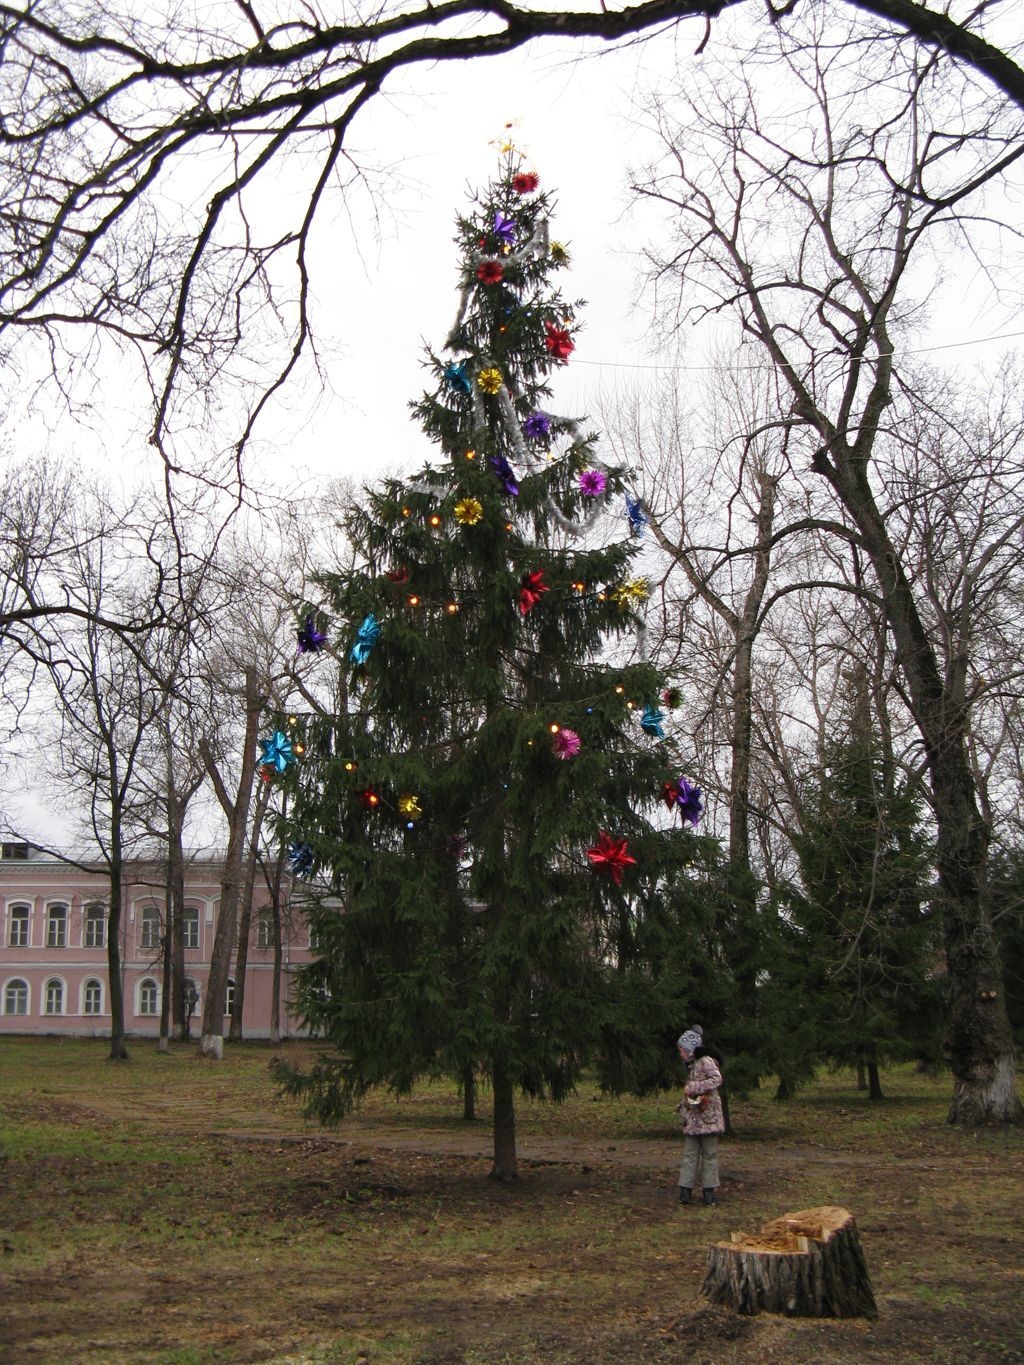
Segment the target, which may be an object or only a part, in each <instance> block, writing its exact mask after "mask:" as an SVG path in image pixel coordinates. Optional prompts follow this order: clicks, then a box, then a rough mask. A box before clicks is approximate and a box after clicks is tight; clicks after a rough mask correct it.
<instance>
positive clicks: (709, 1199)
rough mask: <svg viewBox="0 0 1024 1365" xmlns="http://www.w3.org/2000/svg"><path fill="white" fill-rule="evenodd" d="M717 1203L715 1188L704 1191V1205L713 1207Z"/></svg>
mask: <svg viewBox="0 0 1024 1365" xmlns="http://www.w3.org/2000/svg"><path fill="white" fill-rule="evenodd" d="M717 1202H718V1201H717V1200H716V1199H715V1191H714V1187H713V1186H709V1187H707V1188H706V1189H705V1190H704V1203H705V1204H707V1205H709V1206H711V1205H713V1204H716V1203H717Z"/></svg>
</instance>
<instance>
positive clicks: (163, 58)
mask: <svg viewBox="0 0 1024 1365" xmlns="http://www.w3.org/2000/svg"><path fill="white" fill-rule="evenodd" d="M742 3H743V0H646V3H641V4H638V5H634V6H627V7H626V8H624V9H620V10H615V9H611V8H610V7H607V6H605V5H604V4H603V3H602V5H601V7H600V9H599V10H594V11H587V10H564V9H563V10H558V11H554V12H553V11H545V10H540V9H534V8H531V7H523V6H519V5H516V4H512V3H510V2H509V0H446V2H445V3H442V4H438V5H434V4H423V5H421V6H419V7H418V8H413V9H411V10H407V11H406V10H403V9H402V8H401V7H400V6H399V5H397V4H394V5H384V6H381V7H380V8H377V9H375V10H374V11H373V13H372V14H371V15H370V16H369V17H365V16H364V15H363V14H362V13H361V12H359V11H358V10H357V11H356V12H355V13H354V14H353V15H352V16H349V15H348V14H343V15H342V17H341V19H340V20H335V19H334V18H333V16H332V18H330V19H325V18H322V17H321V16H320V14H319V13H318V12H317V10H316V8H315V7H312V6H308V5H303V6H300V7H298V8H294V9H289V8H288V7H287V6H286V5H284V4H283V3H280V2H278V3H272V4H267V5H264V4H259V5H257V6H252V5H250V4H247V3H238V4H228V3H225V4H223V5H220V6H215V7H214V8H213V9H211V8H210V7H209V6H206V5H204V6H199V5H196V4H194V3H193V4H186V5H184V6H181V5H173V6H171V5H152V6H148V7H147V9H146V13H145V16H144V17H140V13H139V10H138V7H137V6H135V5H132V4H129V3H127V0H106V3H104V4H102V5H100V6H99V7H97V8H90V9H86V10H83V9H82V7H81V6H80V5H78V4H74V3H70V0H40V3H36V4H32V5H29V6H21V5H12V4H7V3H4V4H0V43H2V51H3V66H2V69H0V79H2V82H3V84H2V86H0V103H2V105H3V108H4V109H5V110H6V111H7V114H6V116H5V119H4V121H3V126H2V128H0V168H2V169H0V178H2V180H3V183H4V185H5V186H7V187H8V189H7V191H6V192H5V201H4V212H3V213H2V214H0V331H3V332H4V333H5V334H6V337H7V339H8V342H9V343H13V342H14V341H15V340H16V339H17V338H18V337H25V336H26V334H28V335H36V336H37V337H39V338H40V339H41V341H42V345H41V347H40V352H39V353H40V355H41V357H42V358H43V359H45V360H48V361H49V362H50V363H51V364H52V366H53V372H54V374H55V376H56V377H57V380H58V383H59V385H60V387H61V388H62V389H65V390H66V389H67V387H68V385H69V384H70V383H71V382H72V381H71V378H70V377H71V376H72V375H73V373H74V372H75V370H76V369H79V368H81V367H82V365H83V364H84V363H89V362H83V356H89V357H90V360H91V354H90V347H89V346H83V345H82V343H81V341H80V334H81V333H83V332H84V333H85V334H86V337H87V338H88V339H89V340H90V342H94V341H95V339H96V338H97V337H104V338H106V339H107V340H108V341H109V342H110V343H111V344H112V345H113V346H115V347H116V348H117V349H118V351H119V352H120V353H121V354H122V355H123V356H135V357H136V358H137V359H138V360H139V362H140V363H141V366H142V369H143V373H144V374H145V376H146V382H147V383H148V384H149V385H150V387H151V389H152V392H153V428H152V430H153V439H154V440H155V442H156V443H157V445H158V446H159V447H160V449H161V450H162V451H163V453H164V456H165V459H166V461H167V467H168V474H169V476H170V475H172V474H173V473H174V472H175V471H176V470H177V469H178V468H179V467H180V465H181V463H182V461H184V460H185V458H186V457H185V456H184V455H182V454H181V453H180V448H179V447H178V445H177V444H176V441H175V437H176V436H177V435H179V434H180V432H181V429H182V427H183V425H184V424H185V423H186V422H187V423H189V424H190V425H194V422H195V420H196V416H195V414H196V410H197V409H198V410H205V412H206V413H207V414H208V415H212V414H213V413H215V412H216V411H217V410H218V405H219V404H221V403H222V402H223V400H224V396H225V392H226V391H232V392H233V393H234V396H235V398H236V399H237V400H238V401H239V402H240V403H241V404H242V407H243V415H242V417H241V420H240V430H237V431H236V432H235V433H234V439H233V442H232V445H233V455H232V458H235V457H237V455H238V453H239V452H240V451H241V449H242V448H243V447H244V445H245V443H246V441H247V439H248V437H249V435H250V433H251V432H252V430H253V427H254V424H255V423H256V421H257V420H258V418H259V416H260V414H261V413H262V412H263V410H264V409H265V407H266V405H267V403H268V402H269V401H270V399H271V397H272V396H273V395H274V394H275V393H277V392H278V391H279V390H280V389H281V387H282V386H283V385H284V384H286V383H287V381H288V380H289V378H290V377H291V376H293V375H294V374H295V373H296V368H297V366H299V364H300V362H301V360H302V357H303V356H304V355H305V353H306V352H307V351H308V350H309V349H310V348H311V346H312V343H313V341H314V323H313V317H312V310H311V305H310V297H311V288H310V272H311V251H310V244H311V239H312V237H313V234H314V232H315V229H316V225H317V221H318V218H319V217H320V216H321V215H322V214H323V213H324V212H325V210H326V208H327V206H328V205H331V204H332V203H334V204H336V203H337V202H338V199H339V196H341V197H342V198H344V197H345V196H350V195H351V194H352V192H353V190H354V189H355V187H356V185H357V184H360V183H361V184H363V185H369V187H370V188H371V189H372V187H373V180H374V175H373V171H372V168H371V167H370V165H369V164H368V163H361V162H359V161H357V159H356V156H355V154H354V152H353V150H352V148H351V146H350V143H351V137H350V134H351V130H352V127H353V124H354V123H355V122H356V120H357V119H358V117H359V115H360V114H361V113H362V112H363V110H364V109H365V108H366V107H367V105H368V104H369V103H370V102H371V101H372V100H373V99H374V98H375V96H376V95H377V94H378V93H379V92H381V91H382V90H383V89H387V90H388V91H390V90H392V89H394V88H395V86H396V82H397V81H398V79H399V77H400V76H401V74H402V73H403V72H404V71H409V70H413V69H415V68H417V67H422V66H424V65H426V64H436V63H444V62H464V61H467V60H470V59H477V58H483V57H487V56H493V55H500V54H502V53H508V52H511V51H514V50H516V49H519V48H522V47H523V46H524V45H525V44H527V43H530V42H531V41H533V40H536V39H545V38H546V39H557V40H560V41H562V42H565V41H572V42H573V43H579V42H584V41H586V40H591V39H595V40H600V41H603V42H605V43H614V42H618V41H634V40H635V38H636V36H637V35H648V34H650V35H663V34H665V33H672V31H674V30H675V29H676V28H677V26H679V25H680V24H682V23H684V22H685V21H687V20H691V21H695V23H694V33H693V37H694V40H695V46H696V48H697V51H698V52H702V51H704V50H705V49H706V48H708V47H709V46H710V45H711V44H712V42H713V41H714V40H715V39H716V37H717V36H718V33H719V32H720V30H721V21H720V20H719V23H718V28H717V29H716V28H715V26H714V24H713V21H715V20H716V19H718V17H719V16H720V15H721V14H722V12H723V11H725V10H727V9H731V8H734V7H739V6H740V5H741V4H742ZM795 8H796V4H795V3H792V4H789V5H786V6H782V7H779V8H774V7H772V6H769V7H768V21H769V22H770V23H772V24H776V25H780V24H783V25H784V24H785V23H786V22H787V16H789V15H790V13H791V11H792V10H794V9H795ZM994 9H995V7H991V6H987V5H978V6H975V7H973V8H970V9H968V10H967V11H966V13H965V17H964V18H963V19H962V20H958V19H956V18H954V17H953V15H952V14H950V13H949V12H948V11H947V10H946V9H940V8H933V7H931V6H929V5H926V4H920V3H917V2H916V0H848V5H847V12H848V13H851V14H855V15H859V16H860V26H859V27H858V31H857V35H856V36H857V37H877V36H879V35H881V36H885V37H887V38H888V39H889V40H890V41H889V45H890V46H893V45H897V44H898V42H899V41H900V35H902V34H905V33H910V34H913V35H915V36H916V37H917V38H918V39H919V40H920V41H921V42H922V43H924V44H927V45H928V46H929V47H930V48H931V49H935V50H938V51H945V52H948V53H950V54H952V55H954V56H955V58H956V60H957V62H958V63H959V66H960V67H961V68H962V70H963V71H964V72H965V79H967V80H968V81H970V82H973V83H974V84H975V85H977V86H981V87H984V89H985V90H987V91H993V92H996V95H997V97H998V98H1001V99H1002V100H1003V101H1004V102H1010V103H1013V104H1016V105H1017V106H1018V107H1021V108H1024V70H1022V69H1021V67H1020V65H1019V63H1018V62H1017V60H1016V59H1015V57H1014V55H1012V54H1011V53H1008V52H1005V51H1003V50H1001V48H1000V47H999V46H998V42H997V41H995V40H993V39H990V37H989V36H988V33H989V27H990V26H992V25H994V24H995V23H996V22H997V20H998V15H995V16H994V17H993V11H994ZM701 25H702V26H703V27H702V28H701V27H700V26H701ZM725 41H726V42H728V41H730V38H729V36H728V35H726V37H725ZM1017 154H1019V149H1018V151H1017V152H1016V153H1009V152H1008V153H1007V154H1006V156H1007V159H1010V158H1011V157H1012V155H1017ZM196 165H199V166H201V167H202V173H201V175H200V176H199V177H196V176H195V175H194V168H195V166H196ZM285 166H287V173H288V174H289V175H290V176H291V177H293V181H294V185H295V194H294V197H293V200H292V202H293V203H294V210H293V211H292V213H291V215H290V216H289V217H288V218H287V219H286V220H285V222H284V225H283V226H282V222H281V218H280V216H279V215H280V212H281V210H282V209H284V208H285V204H284V203H283V202H282V196H281V195H280V194H275V193H269V194H268V193H267V189H268V187H272V188H276V186H277V185H278V184H280V183H281V180H282V177H283V175H284V173H285V172H284V168H285ZM200 185H201V189H200V188H198V186H200ZM193 186H195V187H196V188H193ZM261 197H262V201H263V206H264V208H265V207H266V205H267V204H268V203H272V204H273V211H272V212H270V213H265V212H261ZM169 202H170V203H173V204H175V205H176V206H177V205H182V204H183V205H184V212H181V211H179V209H178V208H177V207H176V208H175V210H174V212H173V213H169V212H168V211H167V204H168V203H169ZM190 458H192V459H194V452H193V453H192V455H191V457H190ZM199 472H200V473H201V475H202V477H204V478H207V479H214V480H217V479H221V478H223V477H225V472H226V471H225V470H224V468H223V467H221V466H219V465H218V464H217V463H216V462H215V461H211V462H208V463H207V464H206V465H205V466H203V467H202V468H201V469H200V471H199Z"/></svg>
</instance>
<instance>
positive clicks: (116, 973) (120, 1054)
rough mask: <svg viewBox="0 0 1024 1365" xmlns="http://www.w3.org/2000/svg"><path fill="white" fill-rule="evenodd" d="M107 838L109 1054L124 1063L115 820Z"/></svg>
mask: <svg viewBox="0 0 1024 1365" xmlns="http://www.w3.org/2000/svg"><path fill="white" fill-rule="evenodd" d="M112 823H113V828H112V831H111V834H112V837H111V841H110V910H109V912H108V914H107V977H108V980H109V984H110V1053H109V1060H110V1061H112V1062H126V1061H127V1060H128V1049H127V1047H126V1046H125V1033H124V982H123V979H122V976H121V903H122V901H123V899H124V892H123V888H122V885H121V878H122V872H123V864H122V860H121V840H120V829H119V827H118V824H117V820H116V818H115V820H114V821H113V822H112Z"/></svg>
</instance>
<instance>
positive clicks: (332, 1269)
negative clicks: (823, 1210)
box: [0, 1063, 1024, 1365]
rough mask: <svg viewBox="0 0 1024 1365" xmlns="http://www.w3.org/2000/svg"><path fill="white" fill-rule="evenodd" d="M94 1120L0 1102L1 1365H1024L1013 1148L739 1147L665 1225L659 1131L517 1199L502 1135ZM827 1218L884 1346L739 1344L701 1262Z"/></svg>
mask: <svg viewBox="0 0 1024 1365" xmlns="http://www.w3.org/2000/svg"><path fill="white" fill-rule="evenodd" d="M192 1065H200V1066H201V1065H202V1064H201V1063H200V1064H196V1063H192ZM195 1074H196V1075H199V1073H198V1072H197V1073H195ZM205 1076H206V1073H205V1072H204V1073H203V1079H204V1085H205ZM87 1099H88V1102H87V1103H86V1101H85V1098H84V1096H83V1094H82V1093H81V1092H80V1091H76V1090H75V1088H74V1087H73V1086H71V1085H68V1086H67V1087H64V1089H63V1093H60V1087H56V1086H55V1087H44V1088H41V1089H38V1090H36V1091H29V1092H21V1093H18V1094H16V1095H8V1096H7V1097H6V1099H5V1101H4V1104H5V1112H4V1120H5V1129H6V1130H7V1131H8V1132H10V1133H13V1134H15V1135H19V1134H20V1138H19V1140H18V1141H15V1142H14V1143H11V1144H8V1146H9V1148H10V1150H9V1151H8V1152H7V1153H6V1156H5V1157H4V1158H2V1159H0V1252H2V1255H0V1360H3V1361H4V1362H10V1363H11V1365H14V1363H15V1362H26V1361H32V1362H42V1361H45V1362H49V1361H54V1362H77V1361H88V1362H95V1361H103V1362H119V1361H158V1362H166V1365H171V1362H176V1365H192V1363H193V1362H194V1363H195V1365H206V1363H207V1362H210V1363H212V1362H221V1361H224V1362H228V1361H231V1362H235V1361H243V1362H247V1361H254V1362H255V1361H277V1362H282V1363H285V1362H310V1365H313V1362H331V1361H339V1362H340V1361H352V1362H364V1361H365V1362H371V1361H372V1362H385V1361H395V1362H398V1361H402V1362H406V1361H408V1362H419V1365H442V1363H446V1365H456V1363H460V1362H466V1363H467V1365H468V1363H470V1362H502V1361H509V1362H526V1361H534V1360H538V1361H539V1360H541V1359H543V1360H546V1361H554V1362H589V1363H590V1365H605V1363H607V1365H611V1362H632V1361H637V1362H647V1361H651V1362H662V1361H692V1362H708V1365H711V1363H712V1362H714V1363H715V1365H718V1363H719V1362H721V1363H722V1365H727V1363H729V1362H755V1361H757V1362H761V1361H778V1362H787V1365H800V1362H831V1361H836V1362H847V1361H849V1362H852V1361H869V1362H870V1361H879V1362H882V1361H884V1362H886V1363H887V1365H891V1363H892V1362H894V1361H895V1362H903V1361H968V1360H970V1361H982V1362H987V1361H1024V1328H1022V1325H1021V1324H1022V1309H1024V1293H1022V1289H1024V1142H1022V1140H1021V1139H1022V1135H1021V1134H1020V1133H1018V1132H1015V1131H1011V1132H1009V1133H1007V1132H983V1133H980V1134H975V1135H973V1136H972V1135H964V1134H960V1133H956V1132H952V1131H950V1130H945V1129H943V1128H940V1127H938V1126H936V1125H932V1127H931V1128H930V1129H929V1131H928V1132H927V1133H926V1134H924V1135H915V1136H913V1137H912V1136H910V1135H909V1134H910V1130H908V1129H906V1128H904V1129H901V1130H900V1136H899V1139H898V1140H894V1141H893V1142H892V1143H890V1144H888V1145H887V1147H886V1149H885V1150H882V1149H881V1147H880V1146H879V1145H878V1144H876V1148H877V1149H876V1150H868V1149H864V1148H863V1147H860V1148H858V1147H857V1146H856V1145H855V1144H850V1143H847V1144H846V1145H845V1146H844V1145H842V1144H841V1143H839V1142H837V1141H836V1142H830V1141H828V1140H827V1136H826V1139H825V1140H823V1141H821V1142H819V1143H811V1142H808V1141H807V1140H806V1139H800V1140H799V1141H794V1142H793V1143H792V1144H790V1145H787V1144H786V1143H785V1142H784V1141H783V1142H780V1141H777V1140H774V1141H770V1142H769V1141H765V1140H764V1138H763V1137H762V1136H761V1135H760V1134H759V1133H758V1132H757V1131H756V1130H754V1131H752V1132H750V1133H749V1134H747V1135H745V1136H738V1137H737V1138H736V1139H734V1140H732V1141H730V1142H727V1143H726V1144H724V1146H723V1151H722V1161H721V1165H722V1175H723V1183H722V1188H721V1191H720V1203H719V1205H718V1206H717V1207H716V1208H714V1209H704V1208H702V1207H700V1206H696V1207H692V1208H681V1207H679V1205H678V1203H677V1202H676V1186H675V1173H676V1168H677V1165H678V1159H679V1154H680V1151H679V1147H680V1145H679V1142H678V1140H676V1139H675V1138H674V1136H673V1135H672V1134H671V1132H670V1130H667V1129H666V1130H663V1131H659V1130H655V1131H653V1132H652V1131H649V1130H648V1131H645V1130H643V1129H639V1130H638V1131H637V1132H636V1133H635V1134H630V1133H628V1132H627V1133H625V1134H622V1133H618V1132H614V1131H613V1129H612V1128H609V1127H608V1126H607V1125H606V1126H605V1128H604V1131H601V1125H600V1124H595V1125H594V1131H591V1132H589V1133H586V1132H583V1131H577V1132H561V1133H559V1132H542V1131H536V1132H530V1131H527V1132H525V1133H524V1134H523V1136H522V1137H521V1141H520V1161H521V1179H520V1180H519V1182H518V1183H517V1184H516V1185H514V1186H511V1187H504V1186H495V1185H493V1184H492V1183H491V1182H488V1181H487V1179H486V1174H487V1170H488V1166H489V1159H488V1158H489V1143H490V1135H489V1129H488V1125H487V1123H486V1122H477V1123H476V1124H472V1125H464V1124H462V1123H461V1122H456V1121H454V1120H453V1119H452V1118H451V1117H450V1116H442V1117H440V1118H439V1117H437V1116H435V1118H434V1120H433V1122H431V1123H424V1122H423V1121H422V1119H423V1115H422V1113H417V1112H416V1111H415V1110H410V1109H409V1108H408V1107H406V1108H404V1109H403V1108H401V1107H400V1106H394V1105H393V1106H392V1107H391V1108H390V1109H388V1108H386V1107H382V1108H380V1109H379V1110H378V1111H376V1112H370V1113H366V1114H364V1115H362V1116H359V1117H357V1118H355V1119H353V1120H352V1121H351V1122H350V1123H348V1124H347V1125H346V1127H345V1129H344V1130H343V1131H342V1132H341V1133H338V1134H333V1135H332V1134H323V1133H319V1132H312V1131H310V1130H308V1129H306V1128H304V1126H303V1125H302V1123H301V1120H300V1121H298V1122H296V1116H295V1114H294V1112H288V1111H286V1110H282V1109H281V1107H280V1106H276V1107H271V1108H266V1107H261V1105H260V1103H259V1101H258V1098H257V1099H255V1100H253V1099H251V1098H248V1097H247V1098H246V1099H245V1100H239V1098H238V1096H237V1095H235V1094H233V1093H232V1092H230V1090H228V1089H225V1090H224V1091H222V1092H220V1098H219V1099H218V1092H217V1091H216V1090H215V1089H210V1087H209V1086H208V1085H206V1086H205V1090H204V1092H203V1093H202V1094H198V1093H197V1094H193V1095H191V1097H190V1100H189V1102H188V1103H185V1102H184V1101H183V1099H182V1097H181V1095H180V1094H179V1093H178V1091H177V1090H169V1091H168V1092H167V1093H166V1094H164V1095H162V1094H161V1093H160V1091H159V1090H157V1091H154V1092H152V1093H151V1094H150V1095H149V1097H148V1100H147V1104H146V1106H145V1108H146V1112H147V1116H148V1117H147V1120H146V1123H145V1125H142V1124H141V1121H140V1116H139V1105H138V1104H137V1103H136V1102H135V1101H133V1098H132V1096H131V1094H130V1092H128V1091H126V1090H125V1089H124V1088H123V1087H117V1088H113V1087H112V1088H110V1089H109V1090H105V1089H103V1088H102V1087H100V1088H98V1089H94V1090H91V1091H89V1093H88V1097H87ZM580 1112H581V1114H582V1113H583V1110H582V1108H581V1111H580ZM740 1113H741V1117H742V1110H741V1111H740ZM575 1126H576V1127H577V1128H581V1127H582V1120H581V1121H580V1123H577V1124H576V1125H575ZM525 1127H526V1128H527V1129H529V1128H530V1125H529V1124H527V1125H525ZM54 1133H56V1134H58V1135H59V1138H60V1140H56V1139H54V1138H53V1137H52V1136H51V1137H47V1136H46V1135H47V1134H50V1135H52V1134H54ZM33 1135H38V1136H33ZM817 1203H840V1204H842V1205H844V1206H845V1207H848V1208H850V1209H851V1210H852V1211H853V1212H854V1214H855V1217H856V1219H857V1225H858V1228H859V1231H860V1235H861V1239H862V1242H863V1246H864V1250H865V1254H866V1256H867V1260H868V1265H869V1270H870V1272H871V1276H872V1281H873V1284H874V1289H875V1294H876V1298H877V1300H878V1306H879V1316H878V1318H877V1320H875V1321H870V1322H869V1321H867V1320H861V1319H857V1320H848V1321H842V1322H837V1321H813V1320H794V1319H787V1318H781V1317H774V1316H769V1315H760V1316H758V1317H755V1318H741V1317H738V1316H737V1315H735V1314H733V1313H732V1312H730V1311H727V1310H724V1309H720V1308H714V1307H712V1306H710V1305H709V1304H708V1303H707V1302H706V1301H705V1300H703V1299H702V1298H701V1297H700V1292H699V1291H700V1285H701V1281H702V1277H703V1269H704V1262H705V1259H706V1255H707V1247H708V1244H709V1243H710V1242H711V1241H714V1240H717V1239H719V1238H727V1237H728V1235H729V1232H730V1231H731V1230H733V1229H739V1230H744V1231H753V1230H754V1229H756V1228H757V1227H758V1226H759V1225H760V1223H761V1222H762V1221H764V1219H766V1218H768V1217H774V1216H776V1215H778V1214H779V1213H782V1212H785V1211H787V1210H792V1209H799V1208H806V1207H809V1206H811V1205H813V1204H817Z"/></svg>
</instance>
